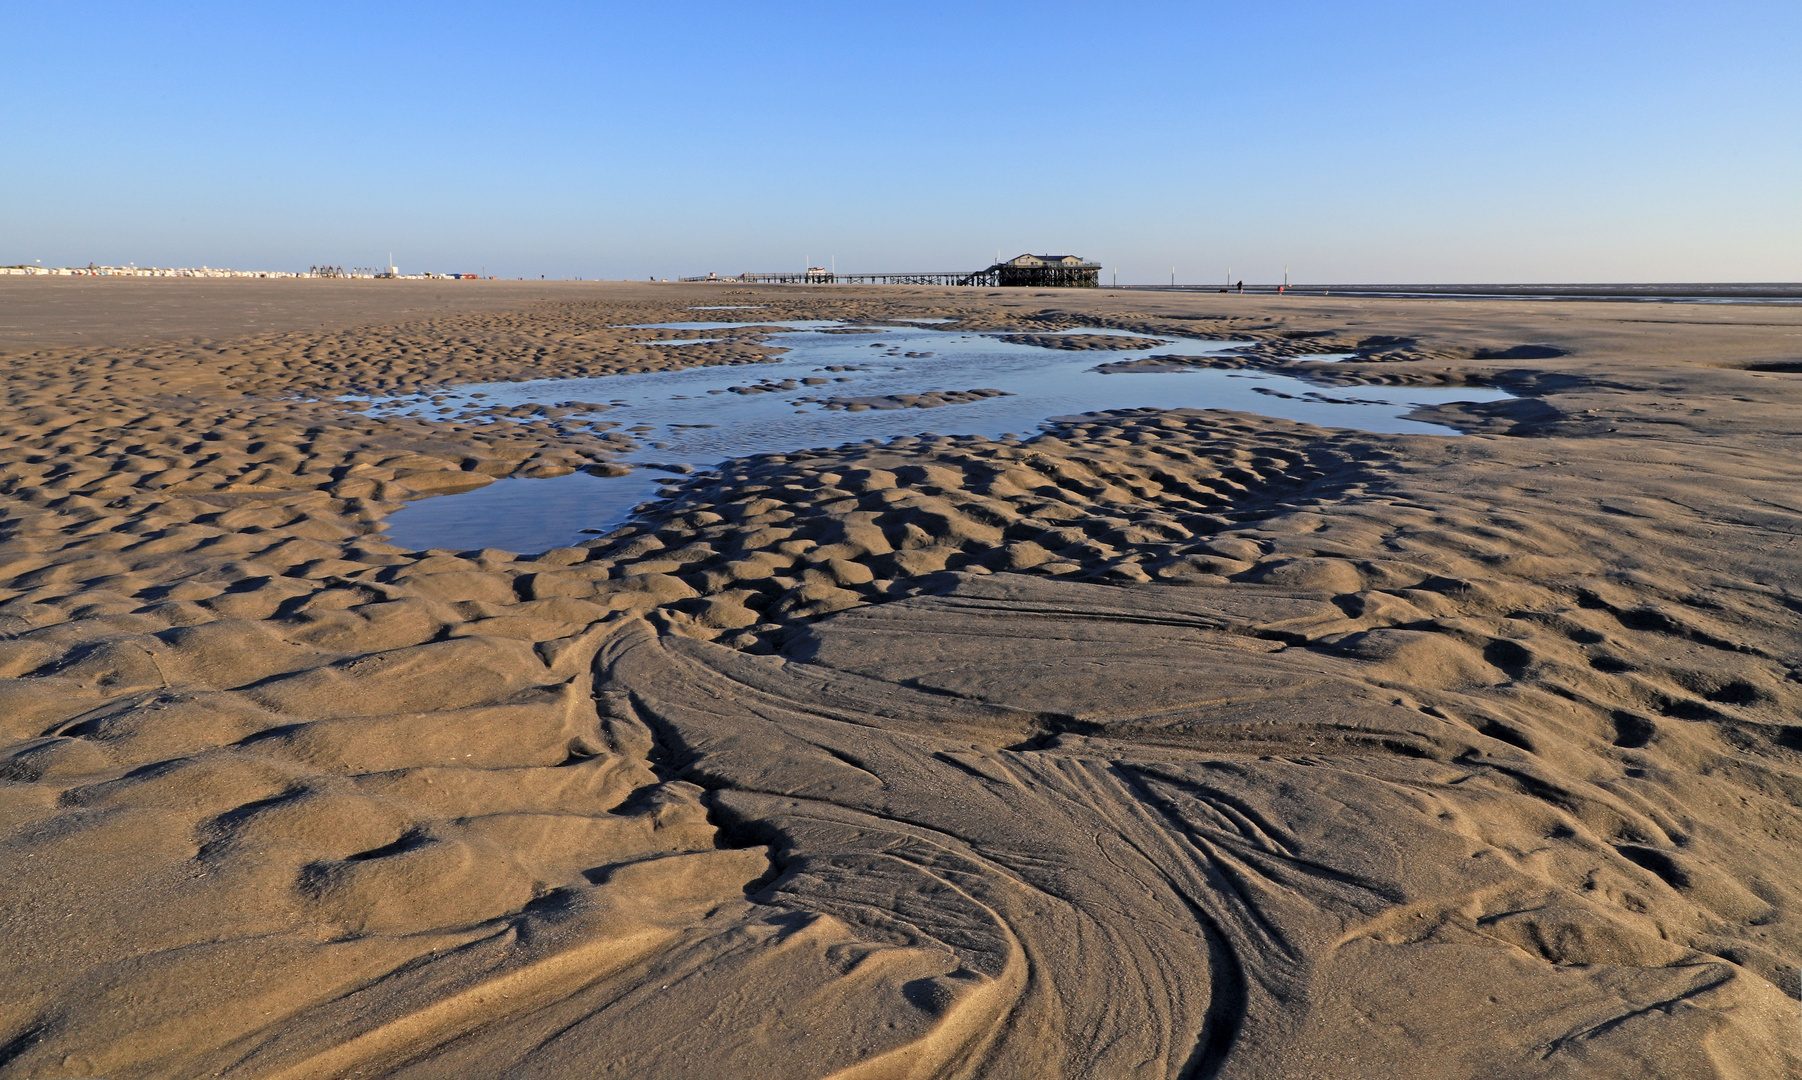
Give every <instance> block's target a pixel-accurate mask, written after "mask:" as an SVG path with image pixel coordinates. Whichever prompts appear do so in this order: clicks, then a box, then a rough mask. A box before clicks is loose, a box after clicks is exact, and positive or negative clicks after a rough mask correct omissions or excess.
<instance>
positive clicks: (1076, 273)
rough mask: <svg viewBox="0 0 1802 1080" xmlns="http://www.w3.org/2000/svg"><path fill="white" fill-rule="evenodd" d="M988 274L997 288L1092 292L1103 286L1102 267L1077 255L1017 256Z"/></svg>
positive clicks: (991, 268)
mask: <svg viewBox="0 0 1802 1080" xmlns="http://www.w3.org/2000/svg"><path fill="white" fill-rule="evenodd" d="M989 272H990V273H991V274H993V275H994V276H995V284H997V285H1013V286H1039V287H1044V286H1060V287H1064V288H1069V287H1071V286H1075V287H1077V288H1088V289H1093V288H1095V287H1097V286H1099V285H1100V284H1101V264H1100V263H1092V262H1088V261H1086V260H1085V259H1083V258H1082V257H1081V256H1078V255H1016V256H1014V257H1013V258H1011V259H1009V260H1007V261H1006V262H1001V263H996V264H995V265H993V266H991V267H989Z"/></svg>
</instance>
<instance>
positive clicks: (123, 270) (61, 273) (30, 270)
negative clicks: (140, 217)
mask: <svg viewBox="0 0 1802 1080" xmlns="http://www.w3.org/2000/svg"><path fill="white" fill-rule="evenodd" d="M0 274H49V275H51V276H53V277H183V278H399V279H402V280H412V281H426V280H434V281H435V280H446V279H453V278H475V277H476V276H477V275H475V274H403V273H401V272H400V271H399V270H397V269H395V268H394V267H392V266H390V267H388V268H387V269H386V270H374V269H368V268H364V267H358V268H356V269H352V270H346V269H345V268H343V267H342V266H314V267H311V268H309V269H307V270H305V271H289V270H226V269H223V268H220V267H214V266H202V267H199V268H195V267H192V266H95V265H94V264H93V263H89V264H88V265H86V266H22V265H21V266H0Z"/></svg>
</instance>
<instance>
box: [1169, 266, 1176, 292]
mask: <svg viewBox="0 0 1802 1080" xmlns="http://www.w3.org/2000/svg"><path fill="white" fill-rule="evenodd" d="M1170 287H1171V288H1172V289H1174V288H1176V267H1174V266H1172V267H1171V268H1170Z"/></svg>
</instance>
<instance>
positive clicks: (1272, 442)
mask: <svg viewBox="0 0 1802 1080" xmlns="http://www.w3.org/2000/svg"><path fill="white" fill-rule="evenodd" d="M308 290H311V291H308ZM352 290H359V291H352ZM740 303H746V304H758V305H763V308H762V310H760V311H759V312H758V315H759V317H768V318H770V319H772V320H775V319H803V318H865V317H883V318H905V317H924V318H949V319H951V320H953V322H951V323H948V324H945V325H948V326H952V327H955V328H960V329H971V330H976V329H980V330H989V331H1013V332H1018V333H1023V334H1032V333H1044V332H1046V331H1057V330H1064V329H1070V328H1073V327H1090V326H1106V327H1112V328H1114V329H1118V330H1125V331H1132V332H1136V333H1141V334H1145V335H1148V336H1154V337H1155V336H1156V335H1158V334H1181V335H1184V336H1212V337H1218V338H1221V339H1228V338H1230V339H1239V340H1247V339H1249V340H1254V341H1258V342H1260V343H1262V346H1263V347H1262V348H1261V349H1260V350H1254V352H1253V353H1251V354H1248V355H1247V356H1244V357H1240V358H1237V359H1234V360H1232V361H1231V362H1232V363H1243V364H1248V365H1252V366H1263V367H1269V368H1271V369H1273V370H1279V371H1291V372H1293V371H1299V370H1304V369H1306V365H1307V364H1308V363H1309V361H1308V359H1307V358H1308V356H1310V355H1320V354H1324V353H1342V352H1346V353H1353V354H1355V355H1354V357H1353V358H1352V359H1350V360H1344V361H1340V362H1337V363H1334V364H1331V365H1330V368H1331V372H1330V377H1331V378H1332V379H1333V380H1334V381H1335V382H1336V383H1338V384H1340V385H1353V384H1355V383H1356V382H1357V381H1360V380H1364V381H1380V382H1386V383H1398V382H1399V383H1407V382H1420V383H1436V384H1461V383H1464V382H1467V381H1469V380H1473V379H1489V380H1493V381H1495V382H1497V383H1498V384H1500V385H1503V386H1505V387H1506V388H1507V389H1509V390H1510V391H1512V392H1513V393H1516V394H1519V395H1522V400H1517V401H1508V402H1497V403H1491V404H1485V405H1476V406H1464V407H1459V406H1442V407H1439V408H1437V409H1435V410H1434V411H1433V415H1432V417H1431V418H1432V419H1433V420H1435V421H1436V422H1439V423H1445V424H1450V425H1453V426H1456V427H1459V428H1461V429H1463V430H1466V431H1469V432H1471V433H1472V434H1470V435H1467V436H1464V437H1460V438H1441V437H1433V436H1422V435H1376V434H1364V433H1356V432H1345V431H1331V430H1326V429H1321V428H1315V427H1310V426H1307V425H1304V424H1296V423H1291V422H1287V421H1278V420H1271V419H1266V418H1261V417H1257V416H1252V415H1248V414H1242V413H1221V412H1210V411H1187V410H1185V411H1180V412H1164V413H1158V412H1149V411H1134V412H1126V413H1114V414H1104V415H1096V416H1091V417H1087V418H1084V419H1083V420H1081V421H1076V422H1070V423H1066V424H1062V425H1059V426H1055V427H1054V428H1052V429H1050V430H1048V431H1047V432H1046V433H1044V434H1042V435H1040V436H1038V437H1036V438H1032V439H1026V440H1012V439H1002V440H989V439H979V438H938V439H904V440H897V441H895V442H892V443H889V444H885V445H881V446H856V447H847V448H843V449H840V450H833V451H814V452H807V453H798V454H786V455H766V456H763V457H759V458H753V459H747V460H745V461H743V462H740V463H738V464H737V465H736V466H735V467H731V468H728V469H727V470H726V471H725V472H724V473H723V474H722V475H721V476H720V477H719V478H717V479H709V480H705V481H701V482H697V483H694V484H691V485H689V486H688V487H685V488H683V489H682V490H681V491H680V492H679V493H677V494H676V495H675V497H674V498H673V499H672V500H670V501H668V502H666V503H665V504H663V505H662V507H661V509H660V510H659V511H658V513H657V514H656V515H655V516H654V517H652V518H650V519H647V520H645V521H643V522H642V523H640V524H638V525H636V526H633V527H631V529H630V530H629V531H626V532H623V533H618V534H614V535H612V536H609V537H606V538H600V539H597V540H596V541H594V542H592V543H591V544H589V545H586V546H582V547H571V548H561V549H557V550H554V551H550V552H545V553H537V554H531V553H528V554H523V555H522V554H519V553H511V552H506V551H500V550H485V551H464V552H451V551H431V552H411V551H405V550H401V549H398V548H395V547H392V546H390V545H386V544H383V543H381V542H380V540H379V528H378V526H379V523H380V522H381V521H382V519H383V518H384V517H385V515H387V514H389V513H391V512H393V511H394V510H395V509H396V508H398V507H399V506H400V505H402V504H403V503H404V501H406V500H409V499H414V498H419V497H426V496H431V495H435V494H439V493H444V492H453V491H459V490H467V489H468V488H470V487H472V486H476V485H480V484H484V483H487V482H489V480H490V479H491V478H493V477H495V476H502V475H541V476H552V475H558V474H559V473H561V472H566V471H568V470H571V469H574V468H578V467H591V466H593V467H600V468H602V469H605V468H606V466H607V465H608V463H609V462H611V461H612V460H613V458H614V457H615V456H616V454H617V453H618V450H619V446H618V443H617V442H614V441H609V439H608V438H607V437H606V435H605V433H603V432H599V431H596V430H594V429H592V428H591V427H588V426H584V425H581V424H575V423H573V422H572V420H571V418H570V417H567V416H556V415H542V416H524V417H520V418H519V419H520V422H519V423H517V424H512V425H506V426H498V425H497V426H481V425H469V424H461V423H456V422H436V423H435V422H430V421H426V420H409V419H374V418H370V417H367V416H364V415H362V414H359V413H357V412H354V411H352V410H351V409H349V408H348V407H346V406H342V405H332V404H319V403H316V402H313V401H311V400H308V399H309V398H312V397H316V396H319V395H324V394H334V393H346V392H362V393H392V392H394V391H396V390H406V389H417V388H420V387H422V386H423V387H431V386H435V385H444V384H447V383H453V382H455V383H462V382H476V381H492V380H497V379H507V378H528V377H544V376H558V375H598V374H606V373H609V372H621V371H641V370H661V369H667V368H670V367H675V366H682V365H691V364H698V363H707V364H712V363H756V362H758V361H760V360H762V359H765V358H767V357H768V356H770V355H773V353H774V350H773V349H771V348H770V347H769V346H768V345H766V344H763V343H762V342H763V335H761V334H759V333H758V332H757V331H756V330H755V328H741V329H739V330H733V331H729V332H727V333H725V334H724V336H723V337H722V339H721V340H719V341H712V342H706V343H701V344H695V345H690V346H685V347H683V348H681V349H669V348H659V347H656V346H652V345H643V344H633V342H642V341H644V340H646V338H645V331H642V330H630V329H613V327H623V326H627V325H628V324H635V323H636V324H645V323H653V322H659V321H666V322H667V321H676V320H680V319H683V318H685V317H690V318H691V317H692V316H689V315H687V314H686V309H687V308H688V307H690V306H694V305H715V304H740ZM0 307H3V308H4V310H5V312H6V318H5V320H4V322H5V323H6V325H5V326H4V327H0V349H3V350H5V357H4V359H5V363H6V368H5V370H6V372H7V376H8V378H7V380H6V382H5V383H4V385H3V387H0V417H3V418H4V423H0V491H3V492H4V501H3V502H0V515H3V517H0V529H3V530H4V531H3V533H0V535H3V536H4V540H3V541H0V587H3V589H4V591H3V592H0V601H3V602H0V631H4V632H5V634H6V635H7V636H6V638H5V640H3V641H0V675H4V676H8V678H7V679H6V680H5V681H3V682H0V703H3V706H0V777H4V779H5V781H6V783H5V784H4V785H0V824H3V825H4V839H3V840H0V842H3V843H4V844H5V847H4V853H5V854H4V859H5V866H6V868H7V874H6V877H5V881H4V884H3V885H0V912H3V917H0V927H3V933H4V935H5V937H4V946H5V952H6V955H7V958H8V961H7V966H8V969H9V970H8V975H7V977H6V978H5V979H4V980H0V1076H8V1077H11V1076H17V1077H44V1076H53V1075H54V1076H83V1075H90V1076H97V1075H105V1076H112V1077H138V1076H146V1077H148V1076H155V1077H164V1076H167V1077H186V1076H194V1075H202V1074H207V1075H225V1076H243V1077H340V1076H408V1077H413V1076H418V1077H427V1076H430V1077H439V1076H459V1077H461V1076H499V1075H507V1076H518V1077H528V1076H544V1077H565V1076H580V1075H600V1076H633V1077H689V1076H706V1075H720V1076H726V1075H758V1076H770V1077H824V1076H836V1077H847V1078H877V1077H885V1078H886V1077H956V1076H971V1077H977V1076H980V1077H1020V1078H1029V1077H1030V1078H1042V1077H1059V1076H1065V1077H1097V1078H1112V1077H1165V1076H1168V1077H1179V1076H1220V1077H1257V1078H1270V1077H1276V1078H1297V1080H1299V1078H1303V1077H1367V1076H1394V1077H1472V1078H1475V1077H1493V1076H1511V1077H1516V1076H1518V1077H1531V1076H1546V1077H1551V1076H1585V1077H1588V1076H1604V1077H1645V1076H1659V1077H1772V1076H1797V1075H1802V1057H1799V1056H1798V1052H1797V1042H1796V1039H1795V1032H1796V1030H1797V1024H1798V1011H1797V998H1798V993H1799V991H1798V979H1797V964H1798V960H1799V959H1802V928H1799V926H1798V918H1799V916H1802V892H1799V889H1802V886H1799V885H1798V878H1797V876H1796V874H1795V872H1794V869H1793V868H1794V867H1795V866H1796V865H1798V863H1799V861H1802V859H1799V857H1802V811H1799V810H1798V801H1799V800H1802V725H1798V723H1797V721H1796V717H1797V715H1798V713H1799V712H1802V688H1799V687H1798V675H1797V672H1798V670H1799V667H1798V665H1799V664H1802V648H1799V642H1802V635H1799V634H1798V630H1799V629H1802V586H1799V585H1798V582H1802V573H1799V572H1798V571H1799V566H1798V564H1799V563H1802V553H1799V552H1798V546H1797V543H1796V536H1797V533H1798V530H1799V529H1802V485H1799V482H1798V480H1797V473H1796V466H1795V463H1796V461H1797V460H1799V459H1802V439H1799V435H1802V421H1799V420H1798V417H1799V416H1802V412H1799V411H1798V406H1802V381H1799V380H1802V375H1797V374H1794V369H1795V368H1796V367H1798V361H1802V345H1798V341H1799V340H1802V339H1799V338H1798V334H1802V311H1797V310H1794V309H1786V308H1772V307H1758V306H1746V307H1735V308H1732V309H1731V310H1728V309H1723V308H1696V307H1680V306H1667V305H1650V304H1613V303H1591V302H1568V303H1550V302H1535V301H1513V302H1478V301H1457V300H1356V301H1353V300H1339V299H1316V298H1302V297H1283V298H1273V297H1239V296H1217V295H1213V294H1202V295H1176V294H1151V295H1146V294H1117V293H1110V292H1108V291H1107V290H1098V291H1088V292H1083V291H1043V292H1038V293H1031V292H1025V291H1020V292H1013V291H997V292H996V293H992V294H991V293H982V292H974V291H959V290H951V289H901V288H831V289H814V288H793V289H786V290H785V289H776V288H771V289H761V290H751V289H742V288H736V287H729V286H695V287H683V286H628V285H594V284H587V285H575V284H568V285H559V284H550V285H537V284H531V285H528V284H521V283H487V282H482V283H452V284H446V285H426V284H420V285H412V284H405V283H376V282H369V283H344V284H341V285H332V284H329V283H286V282H269V283H260V282H230V281H225V282H184V281H168V282H163V281H146V282H134V281H120V282H109V281H105V280H96V281H85V280H72V281H60V280H58V281H39V280H37V279H12V280H7V281H0ZM253 308H254V310H252V309H253ZM122 313H123V314H122ZM134 327H135V328H136V329H135V330H134ZM1523 346H1524V347H1526V348H1525V349H1524V350H1523V348H1522V347H1523ZM1556 353H1563V354H1564V355H1551V354H1556ZM1480 356H1481V357H1487V359H1478V357H1480ZM1510 357H1512V358H1510ZM1210 362H1212V361H1210ZM1327 366H1329V365H1319V364H1316V365H1314V367H1315V368H1324V367H1327ZM1748 369H1752V370H1748ZM1758 369H1762V370H1758ZM1786 369H1787V370H1786ZM1323 377H1325V376H1323ZM577 419H580V416H578V417H577Z"/></svg>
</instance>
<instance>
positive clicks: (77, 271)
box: [0, 264, 308, 277]
mask: <svg viewBox="0 0 1802 1080" xmlns="http://www.w3.org/2000/svg"><path fill="white" fill-rule="evenodd" d="M0 274H49V275H51V276H52V277H307V276H308V275H306V274H295V273H288V272H286V271H281V270H267V271H265V270H224V269H219V268H217V267H211V266H202V267H199V268H196V267H192V266H94V265H92V264H89V265H87V266H0Z"/></svg>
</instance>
